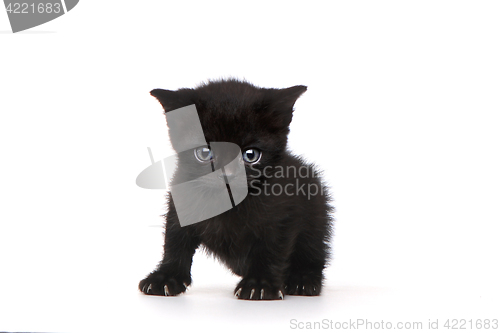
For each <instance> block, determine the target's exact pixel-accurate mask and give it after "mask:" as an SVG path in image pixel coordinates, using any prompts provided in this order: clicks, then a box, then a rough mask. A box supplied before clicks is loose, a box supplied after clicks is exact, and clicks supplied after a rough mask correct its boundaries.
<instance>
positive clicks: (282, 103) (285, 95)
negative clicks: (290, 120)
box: [273, 86, 307, 110]
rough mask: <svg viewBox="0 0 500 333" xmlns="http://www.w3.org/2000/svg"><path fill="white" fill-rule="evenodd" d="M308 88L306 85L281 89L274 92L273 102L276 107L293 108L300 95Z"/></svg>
mask: <svg viewBox="0 0 500 333" xmlns="http://www.w3.org/2000/svg"><path fill="white" fill-rule="evenodd" d="M306 90H307V87H306V86H293V87H290V88H285V89H279V90H277V91H276V92H275V93H274V101H273V104H274V105H275V106H276V107H280V108H282V109H287V110H288V109H289V110H291V109H292V108H293V105H294V104H295V102H296V101H297V99H298V98H299V97H300V95H302V94H303V93H305V92H306Z"/></svg>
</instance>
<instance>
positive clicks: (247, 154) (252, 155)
mask: <svg viewBox="0 0 500 333" xmlns="http://www.w3.org/2000/svg"><path fill="white" fill-rule="evenodd" d="M261 156H262V153H261V152H260V151H259V150H257V149H254V148H252V149H247V150H245V151H244V152H243V160H244V161H245V162H247V163H252V164H253V163H257V162H258V161H259V160H260V157H261Z"/></svg>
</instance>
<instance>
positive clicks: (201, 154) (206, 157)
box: [194, 147, 213, 162]
mask: <svg viewBox="0 0 500 333" xmlns="http://www.w3.org/2000/svg"><path fill="white" fill-rule="evenodd" d="M194 156H195V157H196V159H197V160H198V161H200V162H208V161H210V160H211V159H212V158H213V155H212V150H211V149H210V148H208V147H200V148H196V149H195V150H194Z"/></svg>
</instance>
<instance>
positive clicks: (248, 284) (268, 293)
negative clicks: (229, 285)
mask: <svg viewBox="0 0 500 333" xmlns="http://www.w3.org/2000/svg"><path fill="white" fill-rule="evenodd" d="M234 295H235V296H236V297H238V298H239V299H248V300H279V299H283V298H284V293H283V290H282V289H281V288H279V287H276V286H274V285H273V284H272V283H271V282H270V281H268V280H266V279H260V280H258V279H252V278H250V279H242V280H241V281H240V283H238V285H237V286H236V289H235V290H234Z"/></svg>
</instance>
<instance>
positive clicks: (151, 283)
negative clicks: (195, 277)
mask: <svg viewBox="0 0 500 333" xmlns="http://www.w3.org/2000/svg"><path fill="white" fill-rule="evenodd" d="M190 284H191V277H189V276H185V277H179V276H174V275H172V274H168V273H165V272H162V271H154V272H152V273H151V274H149V276H148V277H147V278H145V279H143V280H142V281H141V282H140V283H139V290H140V291H142V292H143V293H144V294H146V295H159V296H176V295H179V294H180V293H183V292H185V291H186V289H187V287H188V286H189V285H190Z"/></svg>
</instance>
